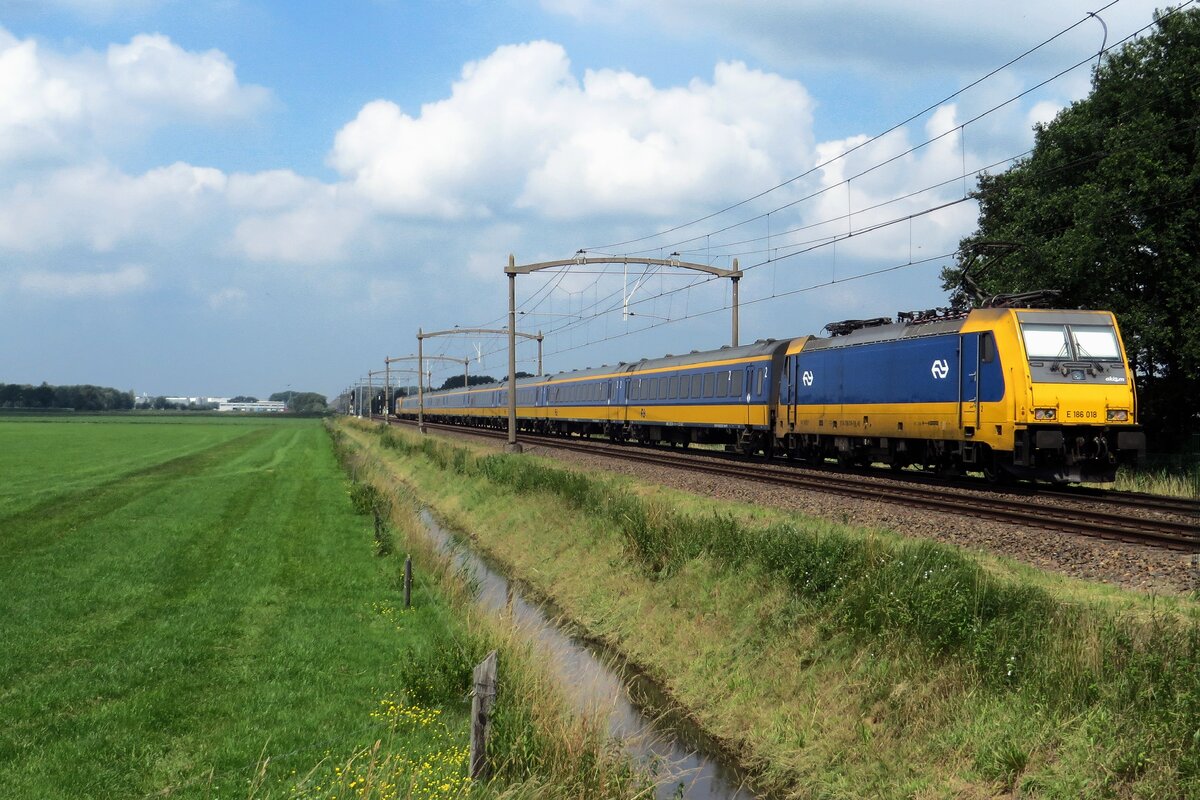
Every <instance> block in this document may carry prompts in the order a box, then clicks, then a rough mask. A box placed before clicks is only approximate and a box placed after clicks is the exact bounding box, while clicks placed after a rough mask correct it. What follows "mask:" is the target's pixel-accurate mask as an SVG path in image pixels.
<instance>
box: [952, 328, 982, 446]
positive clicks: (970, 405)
mask: <svg viewBox="0 0 1200 800" xmlns="http://www.w3.org/2000/svg"><path fill="white" fill-rule="evenodd" d="M984 335H986V334H979V333H965V334H962V335H961V336H959V337H958V338H959V342H958V376H959V377H958V398H959V399H958V427H959V429H960V430H962V432H963V435H964V436H974V435H975V431H977V430H978V429H979V414H980V408H979V397H980V385H979V381H980V375H981V373H982V371H983V370H982V367H983V363H982V356H983V351H982V350H981V348H980V346H979V341H980V338H981V337H982V336H984Z"/></svg>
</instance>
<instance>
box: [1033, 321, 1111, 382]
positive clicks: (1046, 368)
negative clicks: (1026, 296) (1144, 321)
mask: <svg viewBox="0 0 1200 800" xmlns="http://www.w3.org/2000/svg"><path fill="white" fill-rule="evenodd" d="M1020 323H1021V340H1022V342H1023V343H1024V345H1025V355H1026V356H1027V357H1028V359H1029V366H1030V374H1031V376H1032V378H1033V380H1034V382H1035V383H1047V382H1061V381H1084V382H1087V383H1091V382H1106V383H1124V382H1125V380H1126V379H1127V375H1126V374H1125V366H1124V363H1123V362H1122V359H1121V346H1120V344H1119V343H1118V340H1117V332H1116V329H1114V328H1113V326H1112V323H1111V322H1110V319H1109V317H1108V316H1107V315H1101V314H1088V313H1086V312H1064V313H1063V314H1062V315H1061V316H1059V315H1058V314H1053V315H1051V314H1038V315H1036V316H1034V315H1020Z"/></svg>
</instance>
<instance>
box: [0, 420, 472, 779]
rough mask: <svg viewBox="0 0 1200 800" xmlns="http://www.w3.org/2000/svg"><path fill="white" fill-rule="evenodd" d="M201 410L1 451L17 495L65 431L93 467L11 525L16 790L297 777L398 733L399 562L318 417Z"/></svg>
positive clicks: (2, 601) (5, 767)
mask: <svg viewBox="0 0 1200 800" xmlns="http://www.w3.org/2000/svg"><path fill="white" fill-rule="evenodd" d="M194 424H195V425H196V427H195V428H191V429H190V430H188V429H189V428H190V426H189V425H181V426H171V427H172V428H175V427H179V429H180V431H175V433H176V434H178V436H175V435H173V434H166V433H164V432H163V431H164V429H165V428H166V427H167V426H156V425H145V424H136V423H129V422H124V421H120V420H118V421H109V422H105V423H100V424H95V425H72V424H69V423H63V424H61V426H60V425H59V424H51V425H43V426H39V428H40V429H41V432H42V433H43V434H44V438H40V437H39V436H38V435H37V434H34V433H23V434H22V445H21V446H22V447H23V449H24V456H21V455H16V456H14V454H13V452H12V451H11V450H6V452H5V454H4V456H3V465H4V468H3V472H0V482H3V483H4V484H5V485H8V486H10V487H11V486H12V485H13V481H12V479H13V477H14V471H19V470H20V469H21V465H22V464H23V463H29V464H32V465H35V468H36V470H37V471H39V472H40V473H41V474H42V475H49V474H51V472H52V470H48V469H47V465H52V464H53V463H54V461H55V455H54V452H55V448H56V447H57V446H59V445H62V443H63V442H64V441H68V440H69V441H70V442H71V444H70V446H63V447H61V448H60V450H59V453H60V455H65V454H66V453H70V454H75V453H79V452H81V451H87V452H89V454H90V455H89V458H91V460H92V462H93V463H92V464H91V465H89V467H88V468H87V470H79V469H73V468H72V467H71V465H70V464H64V470H63V472H64V474H65V475H67V476H68V480H66V481H64V485H63V486H60V487H58V488H59V490H58V491H54V489H53V487H50V488H48V489H47V496H52V497H53V498H54V502H53V503H46V502H35V503H33V504H26V505H25V507H24V508H23V509H22V510H20V511H18V512H17V513H15V514H9V515H8V516H7V517H0V519H3V522H2V528H0V553H2V555H0V588H2V591H0V644H2V646H3V654H4V655H3V658H2V659H0V720H3V725H2V726H0V787H3V791H2V794H3V796H4V797H13V798H25V797H29V798H34V797H36V798H49V797H72V798H82V797H131V798H138V797H146V796H151V795H154V796H171V797H210V796H212V797H229V796H235V797H245V796H247V795H248V793H249V792H248V787H249V786H250V785H251V782H252V781H254V779H255V774H256V770H257V765H258V764H259V762H260V760H261V759H262V758H263V757H270V758H271V764H272V766H271V770H272V774H282V775H283V776H287V775H290V771H291V770H292V769H295V770H296V771H297V773H298V774H300V775H303V774H304V773H306V772H308V771H309V770H310V769H311V768H312V767H313V766H314V765H316V764H318V763H319V762H321V760H322V759H323V758H325V757H326V756H328V757H329V758H330V759H334V760H337V759H342V758H345V757H347V756H349V755H350V754H352V753H354V752H355V751H357V750H360V749H361V748H364V747H369V746H370V745H371V743H372V742H374V741H375V740H376V739H379V738H381V737H383V736H387V735H388V725H387V724H386V721H385V722H380V721H379V720H378V718H377V717H378V713H377V712H378V709H379V708H380V702H381V700H384V699H385V698H388V697H395V696H396V694H395V693H396V692H397V691H400V692H401V693H403V689H404V687H403V685H402V683H403V682H402V680H401V676H400V675H399V674H398V669H399V668H398V666H397V665H398V664H399V663H400V661H399V655H400V653H399V651H400V650H402V649H403V647H405V646H407V645H408V644H411V639H412V637H419V636H421V635H423V634H422V633H421V631H420V630H417V629H412V628H410V629H409V630H407V631H406V632H405V633H403V634H401V633H400V632H398V630H397V625H396V624H395V621H394V620H393V619H390V618H389V616H388V615H387V614H381V613H380V612H379V609H380V608H391V607H394V606H395V605H396V604H397V603H398V593H397V587H396V585H395V580H394V577H395V566H394V565H392V564H391V563H390V561H389V560H385V559H380V558H378V557H376V556H375V555H374V552H373V545H372V531H371V520H370V518H369V517H364V516H361V515H356V514H355V513H354V510H353V508H352V506H351V504H350V502H349V499H348V497H347V484H346V481H345V479H344V477H343V475H342V473H341V471H340V469H339V467H338V465H337V464H336V461H335V459H334V456H333V453H332V450H331V448H330V444H329V441H328V437H327V435H326V433H325V431H324V430H323V429H322V427H321V425H320V424H319V423H318V422H316V421H311V422H309V421H304V422H289V421H282V420H269V421H268V420H264V421H263V422H261V423H256V424H233V425H229V426H228V428H225V429H221V430H219V431H217V430H216V429H218V428H220V425H219V424H216V425H214V423H212V422H210V421H207V420H206V421H202V422H197V423H194ZM68 429H70V430H68ZM29 430H32V428H28V429H25V431H29ZM181 431H182V432H181ZM189 435H190V437H191V438H190V439H189ZM10 442H11V440H10ZM106 459H109V463H111V464H112V468H113V469H114V471H116V472H120V473H122V477H121V478H120V479H119V480H115V481H112V480H109V481H105V480H103V479H102V475H101V471H100V470H99V466H98V465H102V464H104V463H105V460H106ZM85 472H86V473H87V475H88V476H90V477H88V476H85V475H84V473H85ZM76 486H77V487H79V488H73V487H76ZM9 491H11V489H10V490H9ZM20 505H21V502H20V501H18V502H10V503H9V506H8V508H10V509H11V508H13V507H18V506H20ZM34 509H36V513H32V512H33V511H34ZM404 637H409V638H408V639H405V638H404ZM372 712H376V715H375V716H374V717H373V716H372ZM444 718H446V721H447V723H448V724H449V725H450V727H451V728H453V729H456V730H460V729H461V727H462V723H463V719H464V715H463V713H462V711H461V709H456V708H452V709H448V710H447V712H446V713H445V715H444ZM259 785H260V789H259V790H258V791H257V793H258V794H260V795H261V794H265V793H271V792H270V791H269V787H267V789H266V790H265V789H264V788H263V785H262V784H261V783H260V784H259ZM269 785H276V784H275V782H274V780H272V781H271V783H270V784H269ZM280 791H282V792H284V793H286V790H285V789H283V788H281V789H280Z"/></svg>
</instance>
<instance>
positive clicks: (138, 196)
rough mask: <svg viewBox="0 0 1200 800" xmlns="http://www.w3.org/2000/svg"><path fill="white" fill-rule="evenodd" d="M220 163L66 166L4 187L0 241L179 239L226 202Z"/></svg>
mask: <svg viewBox="0 0 1200 800" xmlns="http://www.w3.org/2000/svg"><path fill="white" fill-rule="evenodd" d="M226 180H227V179H226V176H225V175H224V173H222V172H221V171H220V170H216V169H212V168H206V167H194V166H191V165H189V164H184V163H175V164H171V165H170V166H166V167H161V168H158V169H153V170H150V171H148V172H145V173H143V174H141V175H128V174H126V173H124V172H122V171H121V170H118V169H116V168H115V167H113V166H112V165H110V164H106V163H95V164H88V165H83V166H79V167H68V168H63V169H59V170H55V171H53V172H50V173H48V174H44V175H39V176H37V177H35V178H30V179H27V180H24V181H21V182H18V183H17V184H16V185H14V186H12V187H10V188H7V189H6V190H5V191H4V192H3V194H0V248H7V249H11V250H17V251H24V252H34V251H45V250H58V249H63V248H68V247H72V246H82V247H85V248H88V249H89V250H91V251H92V252H99V253H103V252H109V251H112V250H114V249H116V248H117V247H119V246H122V245H128V244H130V243H134V242H157V243H168V242H176V243H177V242H179V241H182V240H185V239H186V238H187V237H188V236H189V235H190V234H192V233H194V232H195V230H196V229H197V228H198V227H203V226H205V225H206V224H208V221H209V220H210V219H211V216H212V214H213V212H214V211H216V210H218V207H219V206H220V204H221V202H222V195H223V192H224V189H225V184H226Z"/></svg>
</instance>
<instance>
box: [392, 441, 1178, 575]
mask: <svg viewBox="0 0 1200 800" xmlns="http://www.w3.org/2000/svg"><path fill="white" fill-rule="evenodd" d="M392 422H404V423H407V422H408V421H407V420H393V421H392ZM427 425H428V423H427ZM432 427H436V428H438V429H440V430H446V431H449V432H458V433H468V434H476V435H482V436H486V437H489V438H504V437H505V434H504V433H503V432H501V431H497V430H493V429H490V428H472V427H467V426H463V425H436V426H432ZM537 440H538V442H539V443H540V444H542V445H543V446H546V447H549V448H556V449H560V450H571V451H575V452H584V453H591V454H593V455H602V456H607V457H611V458H620V459H623V460H625V461H635V462H639V463H644V464H653V465H655V466H665V467H670V468H674V469H684V470H691V471H693V472H702V473H706V474H710V475H718V476H721V477H728V478H739V479H742V480H754V481H759V482H761V483H770V484H774V485H779V486H788V487H791V488H795V489H800V490H804V491H812V492H826V493H832V494H837V495H841V496H844V497H852V498H855V499H860V500H869V501H874V502H887V503H893V504H896V505H903V506H908V507H910V508H920V509H925V510H929V511H938V512H944V513H949V514H954V515H956V516H968V517H974V518H977V519H989V520H995V521H1000V522H1008V523H1012V524H1020V525H1026V526H1031V527H1036V528H1043V529H1047V530H1055V531H1062V532H1065V533H1073V534H1080V535H1085V536H1091V537H1098V538H1101V539H1107V540H1112V541H1120V542H1127V543H1136V544H1150V545H1154V546H1156V547H1162V548H1167V549H1172V550H1180V551H1184V552H1200V525H1196V524H1192V523H1184V522H1178V521H1175V520H1165V519H1148V518H1145V517H1131V516H1129V515H1128V514H1121V513H1115V512H1110V511H1100V510H1088V509H1080V508H1062V507H1054V506H1048V505H1041V504H1037V505H1031V504H1030V503H1028V502H1024V501H1022V500H1018V499H1010V498H1004V497H995V496H991V497H989V496H982V497H980V496H971V495H965V494H961V493H958V492H954V491H950V490H948V489H947V488H946V487H939V486H933V485H927V484H921V485H918V484H914V485H911V486H881V485H879V484H872V483H870V482H868V481H864V480H855V479H851V478H844V477H837V476H828V475H823V476H819V477H818V476H807V475H801V474H795V473H789V472H784V471H780V470H778V469H771V468H766V467H765V465H761V464H749V463H747V462H745V461H738V462H736V463H733V462H730V463H719V461H706V460H702V459H701V458H697V457H693V456H691V455H688V456H681V454H680V453H679V452H675V453H670V452H666V451H664V452H657V453H656V452H653V451H649V450H643V449H639V448H636V447H630V446H628V445H610V444H607V443H600V442H587V443H585V442H584V441H582V440H571V439H564V438H560V437H555V436H544V437H538V439H537Z"/></svg>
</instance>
